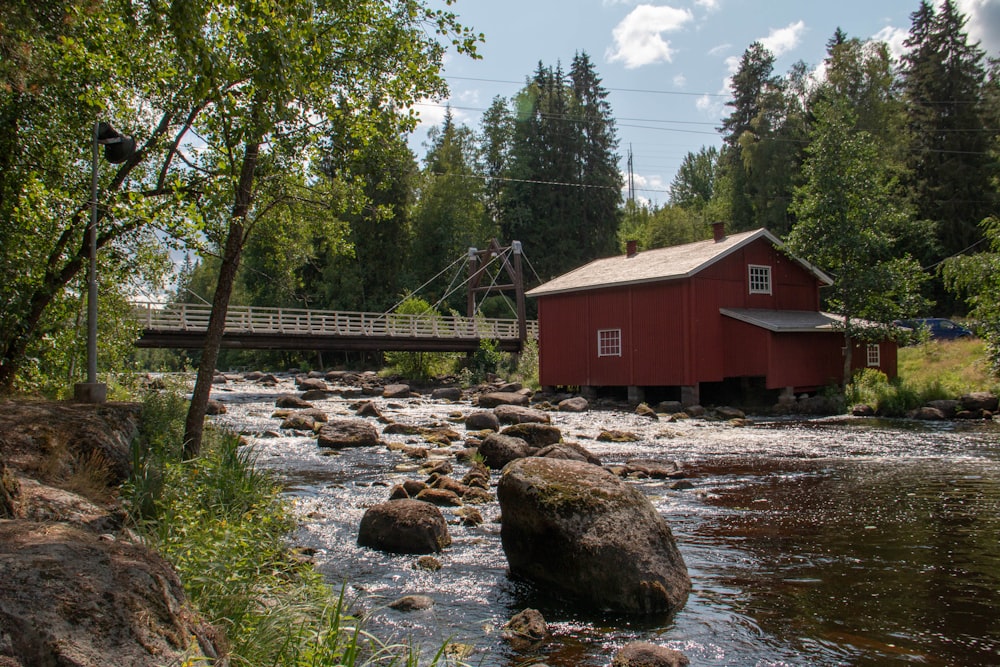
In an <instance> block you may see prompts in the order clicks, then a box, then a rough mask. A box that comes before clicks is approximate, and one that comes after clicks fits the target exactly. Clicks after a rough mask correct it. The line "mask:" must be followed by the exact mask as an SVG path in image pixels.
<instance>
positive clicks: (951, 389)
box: [847, 339, 1000, 417]
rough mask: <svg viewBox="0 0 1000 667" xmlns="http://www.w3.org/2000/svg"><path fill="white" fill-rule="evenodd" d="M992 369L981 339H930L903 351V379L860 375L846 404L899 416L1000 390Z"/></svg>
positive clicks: (867, 373)
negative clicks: (940, 401)
mask: <svg viewBox="0 0 1000 667" xmlns="http://www.w3.org/2000/svg"><path fill="white" fill-rule="evenodd" d="M988 369H989V365H988V361H987V357H986V347H985V344H984V343H983V341H981V340H979V339H970V340H957V341H934V340H931V341H926V342H923V343H920V344H919V345H913V346H910V347H904V348H900V350H899V357H898V377H896V378H895V379H894V380H892V381H890V380H888V378H886V376H885V374H883V373H881V372H879V371H876V370H873V369H864V370H862V371H861V372H859V373H857V374H856V375H855V376H854V380H853V382H852V383H851V384H850V385H849V386H848V388H847V402H848V403H849V404H851V405H856V404H859V403H863V404H867V405H870V406H872V407H873V408H875V411H876V412H877V413H878V414H880V415H885V416H889V417H899V416H903V415H905V414H906V413H907V412H909V411H911V410H914V409H916V408H919V407H920V406H922V405H926V404H927V403H928V402H930V401H933V400H938V399H956V398H959V397H960V396H962V395H963V394H967V393H970V392H975V391H990V392H993V393H994V394H996V393H998V392H1000V382H998V379H997V378H996V377H994V376H993V375H991V374H990V372H989V370H988Z"/></svg>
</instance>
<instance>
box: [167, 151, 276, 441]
mask: <svg viewBox="0 0 1000 667" xmlns="http://www.w3.org/2000/svg"><path fill="white" fill-rule="evenodd" d="M259 152H260V143H259V142H258V141H252V142H247V144H246V145H245V147H244V153H243V168H242V170H241V171H240V181H239V184H238V185H237V188H236V198H235V202H234V204H233V212H232V216H231V217H230V219H229V232H228V234H227V235H226V245H225V247H224V248H223V252H222V266H221V267H220V268H219V279H218V284H217V286H216V288H215V297H214V299H213V300H212V314H211V316H210V317H209V319H208V331H206V332H205V347H204V349H203V351H202V355H201V364H200V365H199V366H198V376H197V378H196V379H195V383H194V391H193V392H192V394H191V406H190V407H189V408H188V414H187V420H186V421H185V423H184V456H185V458H189V459H190V458H194V457H196V456H198V454H200V453H201V440H202V435H203V433H204V430H205V413H206V412H207V411H208V398H209V394H210V393H211V392H212V379H213V378H214V377H215V362H216V361H218V359H219V349H220V348H221V347H222V334H223V333H225V330H226V314H227V313H228V312H229V297H230V296H231V295H232V293H233V284H234V283H235V281H236V270H237V269H239V266H240V257H241V256H242V254H243V242H244V234H245V229H246V216H247V212H248V211H249V210H250V203H251V201H252V199H253V179H254V172H255V171H256V168H257V158H258V155H259Z"/></svg>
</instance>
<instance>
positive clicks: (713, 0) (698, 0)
mask: <svg viewBox="0 0 1000 667" xmlns="http://www.w3.org/2000/svg"><path fill="white" fill-rule="evenodd" d="M719 2H720V0H694V4H695V5H697V6H698V7H704V8H705V9H707V10H708V11H710V12H714V11H715V10H717V9H718V8H719Z"/></svg>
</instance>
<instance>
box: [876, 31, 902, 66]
mask: <svg viewBox="0 0 1000 667" xmlns="http://www.w3.org/2000/svg"><path fill="white" fill-rule="evenodd" d="M909 36H910V32H909V30H906V29H905V28H894V27H892V26H891V25H889V26H886V27H884V28H882V29H881V30H879V31H878V32H877V33H875V34H874V35H872V39H873V40H875V41H877V42H885V43H886V44H887V45H888V46H889V53H890V54H892V57H893V58H895V59H896V60H899V59H900V58H901V57H902V56H903V54H904V53H906V51H907V48H906V47H905V46H904V45H903V42H904V41H906V38H907V37H909Z"/></svg>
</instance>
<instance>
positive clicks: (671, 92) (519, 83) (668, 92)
mask: <svg viewBox="0 0 1000 667" xmlns="http://www.w3.org/2000/svg"><path fill="white" fill-rule="evenodd" d="M444 78H445V79H454V80H455V81H482V82H484V83H510V84H514V85H516V86H524V85H527V82H525V81H512V80H510V79H484V78H479V77H474V76H445V77H444ZM604 90H607V91H610V92H621V93H648V94H652V95H683V96H688V97H729V94H728V93H687V92H684V91H680V90H645V89H642V88H605V89H604Z"/></svg>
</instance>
